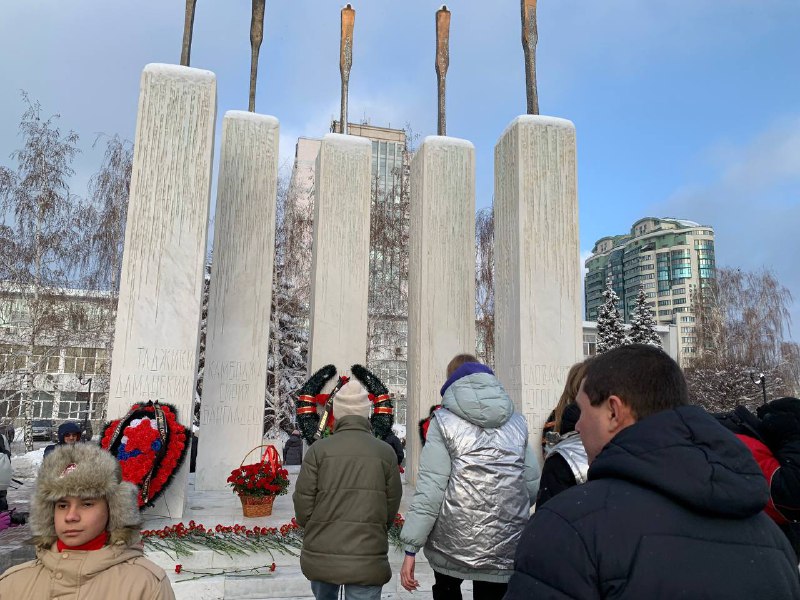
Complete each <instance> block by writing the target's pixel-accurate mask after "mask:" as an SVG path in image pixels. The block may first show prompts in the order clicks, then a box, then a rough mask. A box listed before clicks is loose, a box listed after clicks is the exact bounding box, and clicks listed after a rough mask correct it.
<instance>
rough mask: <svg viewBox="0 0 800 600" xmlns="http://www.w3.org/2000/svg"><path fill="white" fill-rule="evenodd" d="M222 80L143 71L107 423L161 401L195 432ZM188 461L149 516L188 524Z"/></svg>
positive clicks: (183, 70)
mask: <svg viewBox="0 0 800 600" xmlns="http://www.w3.org/2000/svg"><path fill="white" fill-rule="evenodd" d="M216 111H217V87H216V77H215V76H214V74H213V73H211V72H210V71H202V70H200V69H192V68H189V67H179V66H174V65H159V64H151V65H147V66H146V67H145V68H144V71H143V73H142V80H141V91H140V94H139V110H138V116H137V122H136V144H135V150H134V155H133V174H132V176H131V188H130V203H129V206H128V223H127V227H126V229H125V250H124V253H123V258H122V278H121V280H120V294H119V303H118V307H117V321H116V327H115V332H114V351H113V354H112V365H111V388H110V391H109V398H108V417H109V419H116V418H119V417H121V416H123V415H124V414H125V413H126V412H127V411H128V409H129V408H130V406H131V405H132V404H134V403H136V402H142V401H147V400H159V401H161V402H165V403H169V404H172V405H174V406H175V408H176V409H177V415H178V420H179V422H180V423H181V424H183V425H185V426H187V427H190V428H191V425H192V408H193V403H194V384H195V373H196V369H197V348H198V337H199V336H198V333H199V322H200V311H201V296H202V290H203V269H204V263H205V256H206V237H207V230H208V208H209V200H210V194H211V163H212V157H213V153H214V121H215V119H216ZM188 473H189V458H188V455H187V458H186V460H185V461H184V464H183V466H182V467H181V468H180V469H179V470H178V472H177V473H176V474H175V477H174V478H173V480H172V482H171V483H170V485H169V487H168V488H167V490H166V491H165V492H164V494H163V495H162V496H161V498H160V499H159V500H158V501H157V502H156V504H155V506H154V507H153V508H152V509H150V510H149V513H150V514H151V515H153V516H155V515H165V516H170V517H180V516H181V515H182V514H183V507H184V492H185V486H186V477H187V475H188Z"/></svg>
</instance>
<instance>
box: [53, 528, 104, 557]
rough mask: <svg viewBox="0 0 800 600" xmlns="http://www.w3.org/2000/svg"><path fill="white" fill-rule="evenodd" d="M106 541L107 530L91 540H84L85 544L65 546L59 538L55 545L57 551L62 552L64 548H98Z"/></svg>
mask: <svg viewBox="0 0 800 600" xmlns="http://www.w3.org/2000/svg"><path fill="white" fill-rule="evenodd" d="M107 541H108V532H107V531H104V532H103V533H101V534H100V535H98V536H97V537H96V538H94V539H93V540H91V541H89V542H86V543H85V544H81V545H80V546H67V545H66V544H65V543H64V542H62V541H61V540H58V541H57V542H56V545H57V546H58V551H59V552H63V551H64V550H100V548H102V547H103V546H105V545H106V542H107Z"/></svg>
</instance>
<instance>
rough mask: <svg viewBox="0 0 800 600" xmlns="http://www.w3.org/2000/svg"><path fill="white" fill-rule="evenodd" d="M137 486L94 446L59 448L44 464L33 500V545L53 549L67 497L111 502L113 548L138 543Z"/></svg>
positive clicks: (109, 526)
mask: <svg viewBox="0 0 800 600" xmlns="http://www.w3.org/2000/svg"><path fill="white" fill-rule="evenodd" d="M136 495H137V489H136V486H135V485H133V484H132V483H128V482H127V481H122V475H121V470H120V467H119V463H118V462H117V460H116V459H115V458H114V457H113V456H111V454H109V453H108V452H107V451H105V450H103V449H102V448H100V447H99V446H95V445H93V444H83V443H78V444H69V445H64V446H59V447H57V448H56V449H55V450H54V451H53V452H52V453H51V454H50V455H49V456H48V457H47V458H46V459H45V460H44V462H43V463H42V467H41V469H39V476H38V477H37V478H36V491H35V492H34V494H33V498H32V499H31V518H30V523H31V528H32V529H33V533H34V539H33V543H34V544H35V545H36V546H37V547H38V548H45V549H47V548H50V547H51V546H52V545H53V544H54V543H55V541H56V539H57V536H56V528H55V522H54V517H55V503H56V501H57V500H59V499H61V498H63V497H65V496H77V497H78V498H105V499H106V502H108V526H107V527H106V529H107V531H108V533H109V542H108V543H109V544H124V545H129V544H132V543H133V542H135V541H137V539H138V537H139V526H140V525H141V517H140V515H139V505H138V503H137V501H136Z"/></svg>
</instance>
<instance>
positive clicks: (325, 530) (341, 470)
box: [292, 379, 403, 600]
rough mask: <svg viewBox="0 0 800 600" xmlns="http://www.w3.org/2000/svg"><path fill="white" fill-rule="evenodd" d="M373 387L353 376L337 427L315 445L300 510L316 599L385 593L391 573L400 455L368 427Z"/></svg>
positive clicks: (299, 493)
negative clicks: (390, 535) (391, 534)
mask: <svg viewBox="0 0 800 600" xmlns="http://www.w3.org/2000/svg"><path fill="white" fill-rule="evenodd" d="M371 404H372V403H371V402H370V400H369V395H368V394H367V392H366V390H364V388H363V387H362V386H361V384H360V383H359V382H358V381H356V380H355V379H351V380H350V381H349V382H347V383H346V384H345V385H344V386H342V389H340V390H339V392H338V393H337V394H336V395H335V396H334V397H333V416H334V418H335V419H336V422H335V425H334V430H333V435H331V436H330V437H327V438H324V439H321V440H319V441H317V442H314V444H312V445H311V447H309V449H308V452H307V453H306V457H305V459H304V460H303V466H302V467H301V468H300V475H299V476H298V477H297V484H296V486H295V492H294V496H292V500H293V501H294V511H295V514H296V516H297V522H298V524H300V525H301V526H302V527H305V534H304V536H303V550H302V552H301V554H300V568H301V569H302V570H303V575H305V576H306V577H307V578H308V579H310V580H311V591H312V592H313V593H314V596H315V597H316V600H336V598H337V597H338V595H339V589H340V587H341V586H342V585H344V595H345V598H346V599H347V600H380V597H381V588H382V587H383V585H384V584H385V583H387V582H388V581H389V579H391V577H392V570H391V568H390V567H389V560H388V557H387V553H388V551H389V542H388V537H387V534H388V531H389V527H390V526H391V524H392V522H393V521H394V517H395V515H396V514H397V509H398V508H400V496H401V495H402V493H403V490H402V486H401V483H400V472H399V471H398V469H397V457H396V456H395V453H394V450H392V447H391V446H389V444H387V443H385V442H383V441H381V440H379V439H377V438H376V437H375V436H374V435H373V433H372V428H371V427H370V422H369V413H370V406H371Z"/></svg>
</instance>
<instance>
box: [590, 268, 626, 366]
mask: <svg viewBox="0 0 800 600" xmlns="http://www.w3.org/2000/svg"><path fill="white" fill-rule="evenodd" d="M603 298H604V299H605V302H603V305H602V306H601V307H600V312H599V314H598V316H597V353H598V354H599V353H601V352H607V351H608V350H613V349H614V348H617V347H619V346H622V345H623V344H625V343H626V335H625V325H624V324H623V322H622V317H620V316H619V309H618V308H617V305H618V304H619V296H617V293H616V292H615V291H614V289H613V288H612V287H611V278H610V277H609V278H608V279H607V280H606V289H605V291H604V292H603Z"/></svg>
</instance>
